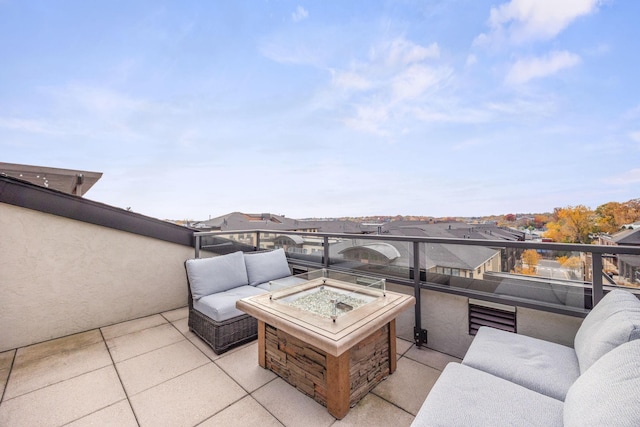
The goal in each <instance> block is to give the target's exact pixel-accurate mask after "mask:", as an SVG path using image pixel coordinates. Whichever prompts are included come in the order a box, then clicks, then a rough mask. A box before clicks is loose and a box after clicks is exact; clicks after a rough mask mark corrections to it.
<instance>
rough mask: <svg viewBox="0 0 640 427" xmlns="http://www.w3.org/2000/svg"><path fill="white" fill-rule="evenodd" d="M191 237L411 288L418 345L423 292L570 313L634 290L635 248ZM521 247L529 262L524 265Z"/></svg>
mask: <svg viewBox="0 0 640 427" xmlns="http://www.w3.org/2000/svg"><path fill="white" fill-rule="evenodd" d="M296 236H297V237H296ZM194 237H195V256H196V258H198V257H200V256H201V255H202V252H203V251H205V252H210V253H212V254H225V253H230V252H234V251H238V250H241V251H245V252H247V251H256V250H265V249H274V248H283V249H285V251H286V252H287V257H288V260H289V264H290V266H291V267H292V269H293V270H294V271H298V272H303V271H306V270H311V269H317V268H330V269H334V270H343V271H351V272H360V273H366V274H367V275H373V276H378V277H380V278H384V279H386V281H387V282H388V283H393V284H397V285H401V286H407V287H412V288H413V294H414V296H415V298H416V305H415V336H414V338H415V339H416V342H417V343H418V344H419V343H420V341H421V340H422V338H421V337H422V335H421V333H422V332H423V331H422V329H421V327H420V324H421V303H420V298H421V292H420V291H421V290H422V289H428V290H432V291H438V292H445V293H450V294H456V295H462V296H466V297H469V298H473V299H475V300H484V301H489V302H493V303H499V304H505V305H510V306H516V307H527V308H532V309H536V310H542V311H549V312H554V313H560V314H566V315H571V316H577V317H584V316H585V315H586V314H587V313H588V311H589V310H590V309H591V308H592V307H593V306H594V305H595V304H597V303H598V301H600V299H602V297H603V295H604V293H605V292H606V291H608V290H610V289H612V288H615V287H616V286H625V289H629V290H631V291H632V292H634V293H635V292H637V293H638V294H640V283H639V282H637V281H636V280H637V279H634V278H635V277H636V276H637V271H638V270H637V269H635V268H636V267H634V266H638V265H640V247H632V246H600V245H586V244H564V243H546V242H522V241H507V240H479V239H455V238H435V237H411V236H395V235H385V234H362V235H360V234H358V235H354V234H342V233H311V232H290V231H274V230H240V231H223V232H222V231H221V232H196V233H194ZM527 251H528V255H529V258H531V254H532V253H534V255H533V259H534V262H536V264H534V262H532V261H528V263H527V262H525V258H527V257H525V256H524V255H525V253H527ZM535 254H537V255H535ZM621 257H622V258H621ZM566 259H571V260H572V262H571V263H570V264H571V266H570V267H563V266H562V265H561V264H560V261H558V260H566ZM603 259H605V260H607V263H606V265H607V266H608V267H607V268H609V269H611V268H612V266H616V265H618V266H620V264H622V267H625V270H626V273H627V277H626V278H625V277H622V276H618V277H617V278H616V276H614V277H613V278H612V277H611V275H610V273H611V271H606V270H605V269H604V267H603V266H604V265H605V264H604V263H603ZM613 273H618V274H620V272H616V271H614V272H613ZM603 277H604V280H603ZM616 282H617V284H615V283H616ZM425 334H426V332H425ZM425 339H426V338H425Z"/></svg>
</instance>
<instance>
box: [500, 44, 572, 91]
mask: <svg viewBox="0 0 640 427" xmlns="http://www.w3.org/2000/svg"><path fill="white" fill-rule="evenodd" d="M580 61H581V59H580V56H578V55H576V54H574V53H571V52H567V51H555V52H551V53H550V54H549V55H547V56H545V57H538V58H526V59H520V60H518V61H516V62H515V63H514V64H513V65H512V66H511V69H510V70H509V72H508V73H507V76H506V78H505V82H506V83H508V84H516V85H517V84H522V83H526V82H528V81H529V80H532V79H536V78H541V77H547V76H550V75H553V74H555V73H557V72H558V71H560V70H563V69H565V68H571V67H574V66H576V65H578V64H579V63H580Z"/></svg>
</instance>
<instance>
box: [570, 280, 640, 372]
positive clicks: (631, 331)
mask: <svg viewBox="0 0 640 427" xmlns="http://www.w3.org/2000/svg"><path fill="white" fill-rule="evenodd" d="M638 338H640V300H638V298H636V296H635V295H633V294H632V293H630V292H628V291H624V290H622V289H615V290H613V291H611V292H609V293H608V294H607V295H605V296H604V298H602V300H601V301H600V302H599V303H598V304H597V305H596V306H595V307H594V308H593V309H592V310H591V312H590V313H589V314H588V315H587V317H585V319H584V321H583V322H582V325H581V326H580V329H578V332H577V333H576V337H575V340H574V347H575V349H576V354H577V356H578V361H579V362H580V372H581V373H584V372H585V371H586V370H587V369H589V367H590V366H591V365H593V363H594V362H595V361H596V360H598V359H599V358H600V357H602V356H603V355H604V354H606V353H607V352H609V351H611V350H613V349H614V348H616V347H617V346H619V345H620V344H623V343H625V342H628V341H631V340H635V339H638Z"/></svg>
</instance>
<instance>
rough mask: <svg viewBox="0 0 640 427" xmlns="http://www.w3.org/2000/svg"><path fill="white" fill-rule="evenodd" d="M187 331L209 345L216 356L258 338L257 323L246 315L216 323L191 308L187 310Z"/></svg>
mask: <svg viewBox="0 0 640 427" xmlns="http://www.w3.org/2000/svg"><path fill="white" fill-rule="evenodd" d="M189 329H190V330H191V331H192V332H193V333H194V334H196V335H197V336H199V337H200V338H201V339H202V340H204V341H205V342H206V343H207V344H209V346H210V347H211V348H212V349H213V351H214V352H215V353H216V354H221V353H224V352H225V351H227V350H230V349H231V348H233V347H235V346H238V345H240V344H244V343H246V342H249V341H252V340H255V339H256V338H257V337H258V321H257V320H256V319H255V318H253V317H251V316H249V315H248V314H243V315H242V316H237V317H233V318H231V319H229V320H225V321H222V322H216V321H215V320H213V319H211V318H209V317H208V316H205V315H204V314H202V313H200V312H199V311H197V310H195V309H193V308H192V307H190V308H189Z"/></svg>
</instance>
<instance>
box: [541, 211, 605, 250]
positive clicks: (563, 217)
mask: <svg viewBox="0 0 640 427" xmlns="http://www.w3.org/2000/svg"><path fill="white" fill-rule="evenodd" d="M596 231H597V227H596V214H595V212H594V211H592V210H591V209H589V208H588V207H586V206H584V205H578V206H575V207H573V206H568V207H566V208H556V209H554V212H553V221H550V222H548V223H547V231H546V232H545V234H544V237H547V238H550V239H552V240H554V241H556V242H563V243H591V241H592V240H593V238H592V235H593V234H594V233H595V232H596Z"/></svg>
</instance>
